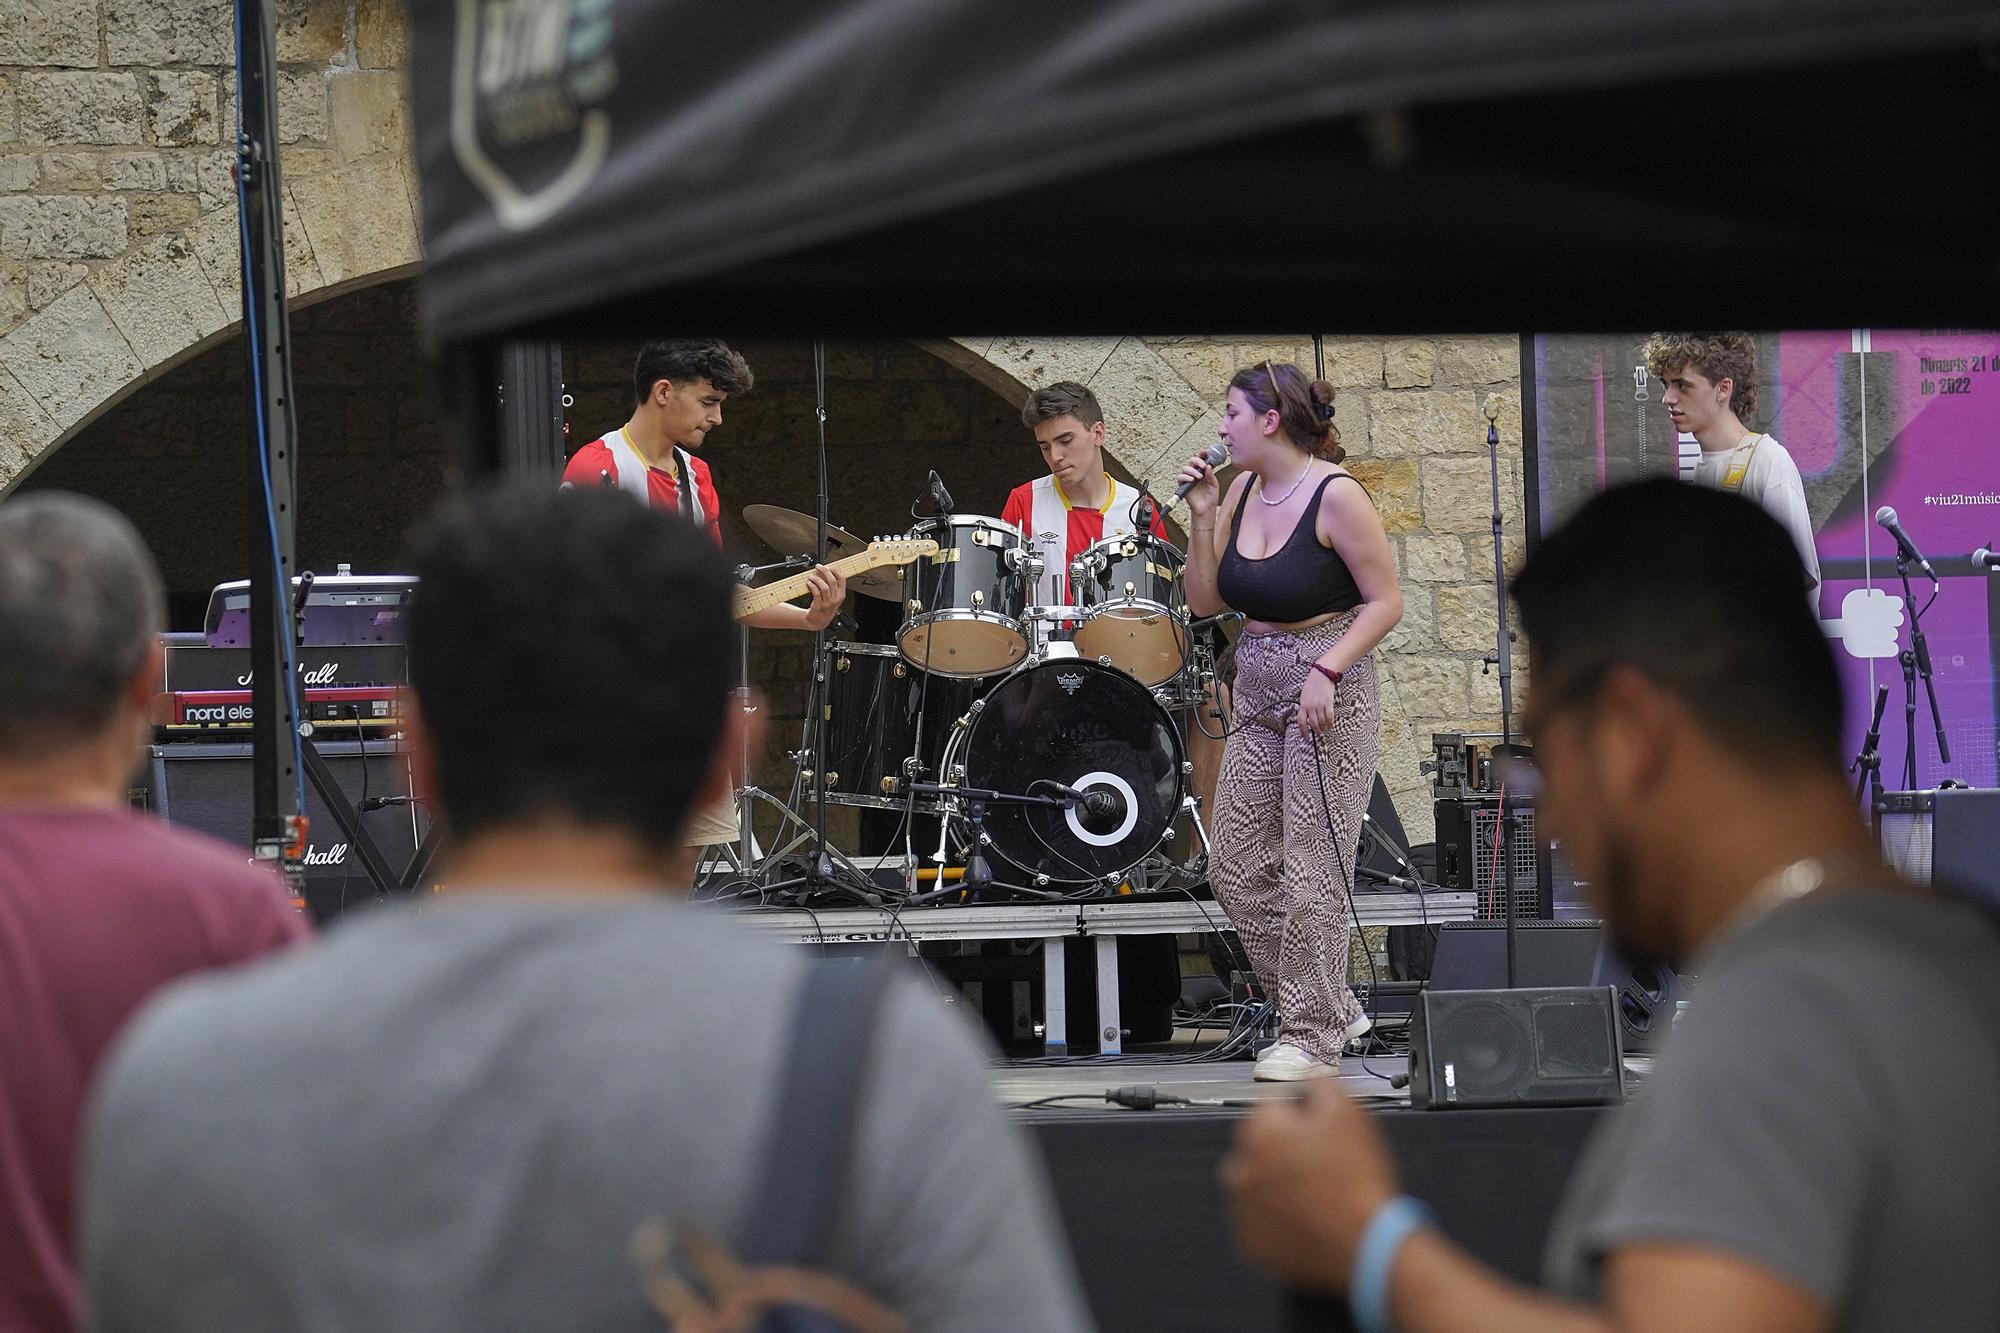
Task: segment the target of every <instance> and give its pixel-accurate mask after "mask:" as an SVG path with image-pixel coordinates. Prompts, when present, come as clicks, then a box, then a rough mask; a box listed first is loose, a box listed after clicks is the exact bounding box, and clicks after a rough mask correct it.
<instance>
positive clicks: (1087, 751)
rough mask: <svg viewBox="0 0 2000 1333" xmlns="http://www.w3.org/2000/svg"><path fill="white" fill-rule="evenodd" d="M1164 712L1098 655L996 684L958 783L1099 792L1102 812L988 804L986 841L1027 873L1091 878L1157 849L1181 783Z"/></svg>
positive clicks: (1177, 751)
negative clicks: (1103, 796)
mask: <svg viewBox="0 0 2000 1333" xmlns="http://www.w3.org/2000/svg"><path fill="white" fill-rule="evenodd" d="M1181 759H1182V751H1181V738H1180V733H1179V732H1177V731H1176V730H1175V729H1174V724H1173V719H1172V718H1171V717H1169V716H1168V714H1167V711H1166V710H1165V709H1163V708H1161V707H1160V705H1159V703H1158V702H1157V701H1155V700H1154V698H1153V696H1152V694H1151V693H1150V692H1148V691H1147V689H1146V688H1145V687H1144V686H1143V685H1141V684H1139V682H1138V681H1136V680H1134V679H1132V677H1130V676H1128V675H1126V674H1125V673H1124V672H1123V671H1120V670H1118V669H1117V668H1115V667H1107V666H1104V665H1101V664H1100V663H1097V662H1087V661H1081V660H1075V661H1071V660H1062V659H1058V660H1056V661H1053V662H1044V663H1042V664H1040V665H1038V666H1033V667H1030V668H1028V669H1027V670H1025V671H1021V672H1018V673H1016V674H1015V675H1013V676H1010V677H1008V678H1007V679H1006V680H1003V681H1001V682H1000V683H999V684H998V685H996V686H994V687H993V690H992V692H991V693H989V694H988V695H987V696H986V700H985V705H984V707H982V708H981V709H980V712H979V715H978V717H976V718H975V719H974V720H973V723H972V728H971V731H970V732H969V733H968V735H967V736H966V741H965V758H964V761H963V762H964V768H965V777H964V785H965V786H967V787H982V788H988V789H991V790H993V791H1002V792H1009V793H1016V794H1022V795H1027V794H1048V793H1047V791H1046V789H1045V788H1042V789H1036V790H1035V791H1034V792H1031V791H1030V789H1031V788H1034V785H1035V784H1036V783H1037V782H1044V781H1046V782H1058V783H1061V784H1062V785H1064V786H1066V787H1074V788H1076V789H1077V790H1078V791H1081V792H1084V793H1086V794H1089V793H1091V792H1102V793H1108V794H1109V796H1110V798H1111V799H1110V800H1109V802H1108V804H1109V807H1110V808H1109V809H1106V810H1101V811H1097V812H1094V813H1093V812H1089V811H1085V810H1083V809H1080V808H1079V809H1072V810H1061V809H1054V808H1049V807H1043V806H1027V805H1014V804H1005V803H1003V804H996V805H993V806H990V807H988V809H987V815H986V832H987V834H988V836H990V837H991V838H992V840H993V849H994V850H995V851H996V852H998V853H999V854H1000V855H1001V856H1003V857H1005V858H1006V859H1007V860H1008V861H1010V862H1012V863H1013V864H1014V865H1017V866H1019V867H1020V868H1021V869H1023V870H1025V871H1027V872H1028V873H1029V874H1033V875H1047V876H1048V877H1049V878H1050V879H1051V880H1053V881H1056V882H1058V883H1064V884H1088V883H1091V882H1093V881H1095V880H1100V879H1110V878H1113V877H1114V876H1117V875H1119V874H1121V873H1122V872H1124V871H1126V870H1129V869H1131V868H1132V867H1133V866H1135V865H1137V864H1138V863H1139V862H1140V861H1142V860H1144V859H1145V858H1146V856H1147V854H1148V853H1150V852H1151V851H1152V850H1153V849H1154V848H1155V847H1157V846H1159V845H1160V842H1161V840H1162V839H1164V838H1165V837H1166V835H1167V831H1168V830H1169V829H1170V828H1172V827H1173V822H1174V817H1175V816H1176V815H1177V814H1178V813H1179V812H1180V805H1181V797H1182V795H1183V794H1184V793H1185V790H1186V787H1185V784H1184V780H1183V778H1182V776H1181Z"/></svg>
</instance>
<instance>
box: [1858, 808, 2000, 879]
mask: <svg viewBox="0 0 2000 1333" xmlns="http://www.w3.org/2000/svg"><path fill="white" fill-rule="evenodd" d="M1875 832H1876V836H1877V837H1878V838H1879V839H1880V840H1881V843H1882V859H1883V860H1885V861H1887V862H1888V863H1889V864H1890V865H1892V866H1894V867H1895V868H1896V871H1897V873H1899V874H1901V875H1902V876H1903V877H1904V878H1905V879H1908V880H1910V881H1911V882H1912V883H1916V884H1935V885H1937V886H1938V887H1939V888H1941V889H1949V890H1951V891H1953V892H1957V893H1963V894H1965V895H1967V896H1969V897H1972V898H1975V899H1977V900H1978V901H1980V902H1982V903H1985V904H1986V905H1987V906H1988V907H1993V908H2000V790H1996V789H1995V788H1992V787H1947V788H1942V789H1940V790H1937V791H1885V792H1883V793H1882V802H1881V804H1880V806H1879V807H1877V810H1876V816H1875Z"/></svg>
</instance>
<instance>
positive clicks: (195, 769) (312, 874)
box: [142, 741, 428, 923]
mask: <svg viewBox="0 0 2000 1333" xmlns="http://www.w3.org/2000/svg"><path fill="white" fill-rule="evenodd" d="M364 750H365V751H366V754H365V756H364V754H363V751H364ZM319 752H320V757H321V758H323V759H325V760H326V764H327V767H328V768H329V769H331V770H332V771H333V775H334V779H335V780H336V781H338V782H339V783H340V789H341V790H342V791H343V792H345V793H346V794H347V799H348V802H349V803H350V804H351V805H354V806H355V807H357V808H358V807H359V806H360V805H361V803H362V802H363V801H364V800H366V799H368V798H370V797H376V796H402V797H407V796H409V795H410V794H411V793H410V766H409V762H408V760H407V759H406V758H405V757H404V755H403V750H402V746H401V745H399V744H396V743H394V742H390V741H383V742H379V743H370V744H367V745H365V746H364V745H362V744H360V743H358V742H355V741H322V742H320V743H319ZM142 799H143V802H144V805H145V808H147V809H149V810H151V811H152V812H153V813H155V814H157V815H159V816H160V817H161V818H162V819H165V820H167V821H168V822H169V823H173V824H179V825H181V826H182V827H183V828H191V829H195V830H197V831H199V832H202V833H207V834H209V835H210V836H212V837H217V838H221V839H222V840H223V841H225V842H233V843H235V844H237V845H238V846H240V847H243V848H244V849H245V851H246V852H247V851H248V849H249V847H250V746H249V745H248V744H247V743H246V744H211V743H205V742H183V743H180V744H176V745H155V746H151V747H150V748H149V749H148V752H147V765H146V772H145V780H144V784H143V789H142ZM422 809H423V807H422V806H420V805H417V804H415V803H414V802H407V803H399V804H396V805H391V806H386V807H384V808H382V809H380V810H375V811H371V812H368V813H364V814H362V815H361V816H360V819H361V826H362V827H363V828H365V829H367V830H368V835H369V836H370V837H371V838H373V839H374V841H375V845H376V847H378V848H379V849H381V852H382V858H383V860H385V861H387V862H388V863H389V869H390V871H391V872H392V873H395V874H401V873H402V871H403V868H404V867H405V866H407V865H409V863H410V860H411V858H412V857H413V856H415V855H416V849H417V844H418V842H419V841H421V839H422V836H423V832H424V828H425V825H426V824H427V823H428V821H427V820H426V819H425V818H424V816H423V815H422V813H421V812H422ZM306 816H307V818H309V819H310V820H311V821H312V823H311V829H310V841H309V842H308V843H307V845H306V866H305V896H306V906H307V908H308V909H309V910H310V911H311V912H312V915H313V919H314V920H315V921H318V922H321V923H324V922H326V921H329V920H331V919H332V918H334V917H336V916H338V915H340V913H342V912H343V911H352V910H354V909H355V908H358V907H362V906H365V905H367V904H369V903H372V902H375V901H377V895H376V892H375V886H374V885H373V884H371V883H369V881H368V876H367V874H366V873H365V872H363V870H362V868H361V859H360V857H358V856H356V855H355V854H354V849H353V847H352V846H350V845H349V843H348V842H347V840H346V836H345V835H344V834H343V833H341V831H340V828H339V826H338V825H336V824H335V823H334V822H333V815H332V814H331V813H330V812H329V811H328V810H327V808H326V803H325V802H324V801H321V800H320V798H319V793H318V792H317V791H315V790H314V789H313V785H312V784H311V783H310V782H308V783H307V784H306Z"/></svg>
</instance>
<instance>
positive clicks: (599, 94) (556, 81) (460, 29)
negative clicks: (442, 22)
mask: <svg viewBox="0 0 2000 1333" xmlns="http://www.w3.org/2000/svg"><path fill="white" fill-rule="evenodd" d="M612 4H613V0H458V11H457V19H458V21H457V32H456V42H455V45H454V49H453V53H452V71H451V145H452V152H453V154H454V155H455V156H456V157H457V158H458V164H459V166H460V167H462V168H463V169H464V171H465V174H466V176H467V177H468V178H469V179H470V180H471V181H472V183H473V184H474V185H475V186H477V187H478V188H479V191H480V193H482V194H484V195H485V196H486V198H487V201H488V202H490V203H491V204H492V205H493V212H494V216H495V217H496V218H497V219H498V220H499V222H500V225H501V226H502V227H505V228H506V229H507V230H509V231H527V230H528V229H530V228H532V227H536V226H539V225H540V224H541V223H542V222H543V221H545V220H546V219H547V218H548V217H549V216H550V215H552V214H553V213H555V212H556V211H557V210H558V209H560V208H562V207H563V206H564V205H565V204H567V203H569V202H570V201H571V200H573V199H575V198H576V197H577V196H578V195H580V194H582V193H583V191H584V190H585V189H586V188H587V187H588V186H589V185H590V183H591V181H592V180H594V179H596V177H597V173H598V172H599V171H600V170H601V169H602V168H603V166H604V160H605V158H606V156H607V155H608V154H609V152H610V147H611V117H610V116H609V115H608V114H607V113H606V112H605V111H604V110H603V103H604V101H605V99H606V98H608V97H609V96H610V95H611V92H612V90H613V89H614V88H616V87H617V86H618V64H617V61H616V60H615V58H614V57H613V55H612V52H611V9H612ZM523 178H526V179H527V181H529V182H532V183H524V181H523Z"/></svg>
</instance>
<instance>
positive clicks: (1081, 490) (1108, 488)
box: [1000, 380, 1227, 810]
mask: <svg viewBox="0 0 2000 1333" xmlns="http://www.w3.org/2000/svg"><path fill="white" fill-rule="evenodd" d="M1021 424H1022V425H1024V426H1026V427H1027V428H1028V429H1029V430H1031V431H1033V432H1034V433H1035V443H1036V444H1038V445H1040V446H1041V449H1042V459H1043V461H1044V462H1046V463H1047V464H1048V466H1049V475H1048V476H1046V477H1042V478H1040V479H1039V480H1036V481H1030V482H1025V483H1023V484H1022V485H1019V486H1016V487H1015V488H1014V491H1013V494H1011V495H1009V496H1008V497H1007V507H1006V508H1005V509H1003V510H1001V511H1000V517H1001V518H1002V519H1004V520H1005V521H1006V522H1009V523H1017V524H1019V525H1020V527H1021V532H1022V536H1023V540H1025V541H1028V542H1030V543H1032V544H1034V545H1035V546H1036V547H1037V548H1038V549H1039V550H1040V551H1041V553H1042V561H1043V571H1042V582H1041V586H1040V587H1038V588H1037V589H1036V590H1035V600H1036V601H1037V602H1039V603H1041V604H1042V605H1044V606H1048V605H1063V606H1067V605H1073V603H1072V602H1071V600H1070V594H1071V589H1070V587H1069V565H1070V561H1072V560H1074V559H1076V558H1077V557H1078V556H1079V555H1082V554H1083V553H1084V551H1086V550H1088V549H1089V548H1090V547H1091V545H1092V544H1093V543H1096V542H1099V541H1102V540H1103V539H1104V538H1106V537H1118V536H1126V535H1130V534H1132V533H1135V532H1137V531H1138V530H1139V520H1138V513H1137V511H1138V506H1139V501H1140V499H1141V496H1140V493H1139V488H1138V487H1136V486H1132V485H1129V484H1127V483H1125V482H1122V481H1119V480H1118V479H1117V478H1115V477H1113V476H1112V475H1111V474H1110V473H1108V472H1106V471H1105V470H1104V409H1103V408H1101V407H1099V406H1098V403H1097V395H1096V394H1094V393H1092V392H1091V391H1090V390H1089V388H1087V387H1086V386H1084V385H1081V384H1078V383H1077V382H1076V381H1074V380H1061V381H1059V382H1057V383H1055V384H1051V385H1049V386H1048V387H1047V388H1042V389H1037V390H1035V391H1034V392H1033V393H1031V394H1029V395H1028V401H1027V404H1026V405H1025V406H1023V407H1022V408H1021ZM1151 508H1152V511H1153V512H1152V521H1151V522H1150V523H1149V524H1148V525H1147V526H1148V529H1149V530H1150V531H1151V532H1152V534H1153V535H1154V536H1155V537H1158V538H1160V539H1161V540H1162V541H1165V540H1168V538H1167V525H1166V522H1165V520H1164V519H1163V518H1162V517H1161V509H1162V506H1160V505H1157V504H1155V505H1152V506H1151ZM1058 533H1060V534H1062V538H1061V540H1062V549H1061V551H1060V553H1058V552H1057V550H1056V549H1055V548H1056V534H1058ZM1223 690H1224V687H1222V686H1220V685H1214V686H1211V687H1210V690H1209V693H1208V704H1207V706H1206V707H1203V708H1201V709H1199V710H1196V709H1185V710H1182V712H1181V713H1180V715H1179V722H1180V724H1181V731H1182V734H1183V736H1184V737H1185V739H1186V741H1187V748H1188V759H1189V761H1190V762H1191V763H1192V764H1193V765H1194V782H1193V789H1194V794H1195V796H1196V797H1198V798H1199V799H1200V801H1201V807H1202V809H1203V810H1207V809H1209V808H1210V806H1211V803H1212V802H1213V800H1214V797H1215V783H1216V778H1217V775H1218V774H1219V772H1220V770H1221V767H1222V739H1221V737H1222V724H1221V722H1220V718H1221V717H1222V716H1223V714H1224V712H1225V711H1226V707H1227V700H1226V697H1223V698H1222V700H1221V702H1218V697H1219V696H1221V695H1222V692H1223ZM1197 711H1199V713H1201V714H1203V715H1205V716H1197V715H1196V714H1197Z"/></svg>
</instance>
